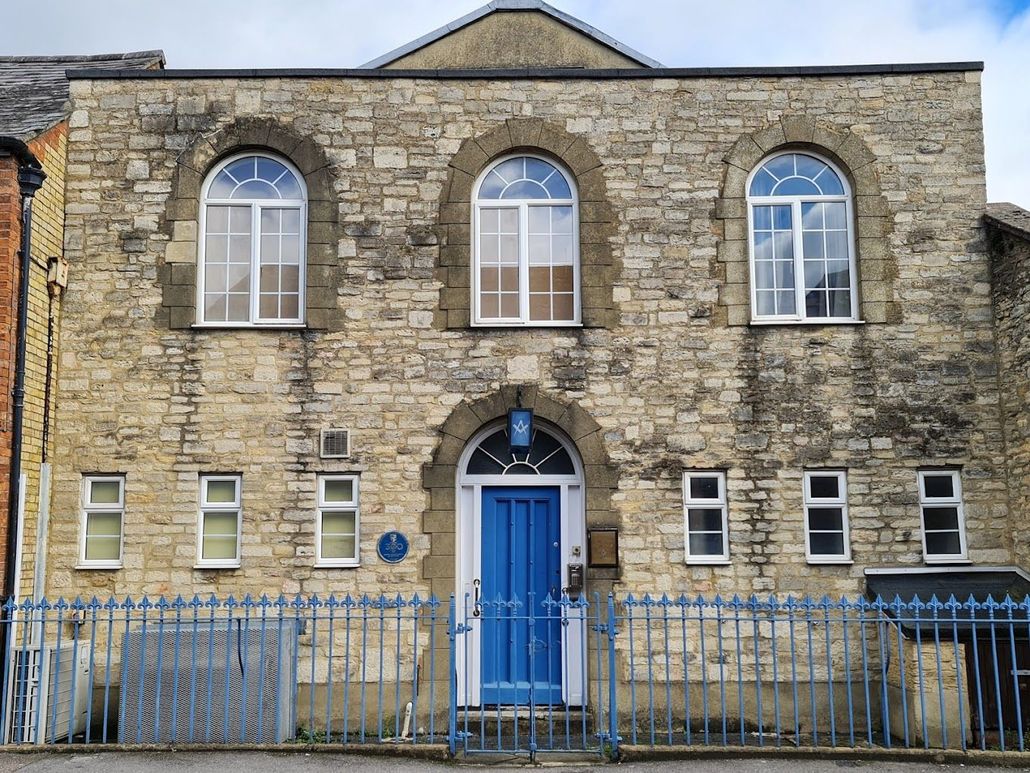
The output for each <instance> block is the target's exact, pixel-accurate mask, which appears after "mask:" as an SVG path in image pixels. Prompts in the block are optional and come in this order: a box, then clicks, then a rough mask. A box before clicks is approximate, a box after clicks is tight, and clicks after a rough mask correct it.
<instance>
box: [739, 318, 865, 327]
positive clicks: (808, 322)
mask: <svg viewBox="0 0 1030 773" xmlns="http://www.w3.org/2000/svg"><path fill="white" fill-rule="evenodd" d="M749 324H750V325H751V326H752V327H776V326H779V327H795V326H802V325H803V326H806V327H811V326H812V325H864V324H865V320H864V319H753V320H751V322H750V323H749Z"/></svg>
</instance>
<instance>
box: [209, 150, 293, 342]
mask: <svg viewBox="0 0 1030 773" xmlns="http://www.w3.org/2000/svg"><path fill="white" fill-rule="evenodd" d="M305 198H306V196H305V191H304V185H303V182H302V181H301V177H300V175H299V173H297V172H296V171H295V170H294V169H292V168H291V167H289V166H288V165H287V164H286V163H284V162H283V161H281V160H279V159H276V158H272V157H269V156H262V155H247V156H243V157H240V158H235V159H230V160H229V161H227V162H224V163H223V164H221V165H220V166H219V167H217V168H216V169H215V171H214V172H213V174H212V175H211V177H210V178H209V181H208V183H207V185H206V186H205V196H204V203H203V224H204V226H203V227H204V239H203V243H202V246H201V260H200V272H199V277H200V279H199V296H200V297H199V301H200V303H199V308H200V314H199V320H200V322H202V323H207V324H216V325H217V324H220V325H233V326H239V325H248V324H256V325H260V324H300V323H301V322H303V316H304V259H305V255H304V247H305V238H304V231H305V224H306V223H305V221H306V201H305Z"/></svg>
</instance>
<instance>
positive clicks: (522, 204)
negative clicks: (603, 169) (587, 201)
mask: <svg viewBox="0 0 1030 773" xmlns="http://www.w3.org/2000/svg"><path fill="white" fill-rule="evenodd" d="M512 158H536V159H539V160H541V161H545V162H547V163H548V164H550V165H551V166H553V167H554V168H555V169H557V170H558V173H559V174H561V175H562V176H563V177H564V178H565V182H566V183H568V186H569V190H570V191H572V198H571V199H481V198H480V197H479V190H480V187H481V186H482V184H483V181H484V180H485V178H486V176H487V175H488V174H489V173H490V172H491V171H492V170H493V169H494V167H496V166H498V165H499V164H503V163H504V162H505V161H508V160H509V159H512ZM472 192H473V193H472V235H471V241H472V250H471V254H472V277H471V280H472V281H471V282H469V284H470V285H471V288H472V323H471V324H472V327H510V328H523V327H533V328H536V327H543V328H550V327H582V326H583V309H582V305H583V299H582V289H581V287H580V285H581V275H580V274H581V269H580V249H579V241H580V232H579V190H578V189H577V188H576V179H575V177H573V175H572V173H571V172H570V171H569V170H568V169H567V168H566V167H565V166H564V165H563V164H561V163H560V162H559V161H557V160H555V159H553V158H548V157H547V156H543V155H540V154H538V153H511V154H508V155H506V156H502V157H501V158H498V159H495V160H494V161H492V162H491V163H490V164H489V165H487V167H486V168H485V169H483V171H482V172H480V174H479V176H478V177H477V178H476V180H475V184H474V185H473V186H472ZM534 206H538V207H571V208H572V293H573V296H572V305H573V318H572V319H571V320H547V319H544V320H530V318H529V209H530V207H534ZM483 209H517V210H518V213H519V214H518V221H519V234H518V236H519V264H518V265H519V319H517V320H515V319H509V318H504V317H483V316H482V314H481V312H480V293H479V286H480V283H481V273H480V263H479V248H480V236H479V228H480V214H479V213H480V211H481V210H483Z"/></svg>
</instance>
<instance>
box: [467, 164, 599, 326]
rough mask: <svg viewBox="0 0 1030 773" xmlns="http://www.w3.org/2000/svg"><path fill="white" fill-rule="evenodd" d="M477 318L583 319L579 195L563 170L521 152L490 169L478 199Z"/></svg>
mask: <svg viewBox="0 0 1030 773" xmlns="http://www.w3.org/2000/svg"><path fill="white" fill-rule="evenodd" d="M475 233H476V236H475V260H474V262H475V270H474V272H473V274H474V279H473V284H474V295H475V309H476V313H475V322H476V323H477V324H485V325H572V324H577V323H578V322H579V237H578V233H579V227H578V213H577V202H576V194H575V190H574V187H573V184H572V182H571V178H569V177H568V176H567V175H566V174H565V173H564V172H563V171H562V170H561V169H559V168H558V167H557V166H555V165H554V164H552V163H551V162H549V161H546V160H544V159H542V158H537V157H535V156H517V157H515V158H508V159H506V160H503V161H500V162H498V163H496V164H494V165H493V166H491V167H489V168H488V169H487V170H486V171H485V172H484V174H483V175H482V176H481V178H480V181H479V184H478V186H477V189H476V201H475Z"/></svg>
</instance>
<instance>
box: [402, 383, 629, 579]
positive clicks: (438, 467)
mask: <svg viewBox="0 0 1030 773" xmlns="http://www.w3.org/2000/svg"><path fill="white" fill-rule="evenodd" d="M518 389H519V388H518V387H517V386H516V385H513V384H512V385H506V386H504V387H502V388H501V389H500V390H498V391H497V392H494V393H492V394H490V395H487V396H485V397H482V398H480V399H478V400H473V401H471V402H470V401H465V400H463V401H462V402H460V403H458V405H456V406H455V407H454V408H453V410H452V411H451V413H450V415H449V416H448V417H447V419H446V420H445V421H444V422H443V424H442V425H440V435H441V438H440V442H439V444H438V445H437V447H436V450H435V452H434V453H433V460H432V461H431V462H429V463H427V464H425V465H423V467H422V486H423V488H424V489H426V491H427V492H428V493H429V509H428V510H426V511H425V513H424V514H423V518H422V531H423V533H426V534H429V542H430V551H429V555H428V556H427V557H426V558H425V560H424V561H423V565H422V574H423V578H424V579H426V580H429V581H430V582H431V583H432V584H433V591H434V592H435V593H437V594H438V595H440V594H443V595H446V594H448V593H450V592H451V591H452V590H453V583H454V530H455V505H456V502H455V496H454V495H455V481H456V475H457V472H458V461H459V459H460V457H461V453H462V451H463V450H464V449H465V446H466V445H467V444H468V442H469V441H470V440H471V439H472V437H473V436H474V435H475V434H476V433H477V432H478V431H479V430H480V429H482V427H483V425H484V424H488V423H489V422H491V421H495V420H497V419H500V418H503V417H504V416H506V415H507V413H508V410H509V409H510V408H514V407H515V406H516V402H517V399H518ZM522 406H523V407H526V408H532V409H533V412H534V414H535V415H536V416H537V417H539V418H541V419H544V420H546V421H548V422H549V423H551V424H553V425H554V426H556V427H558V428H559V429H561V430H562V431H563V432H564V433H565V434H566V435H568V436H569V437H570V438H571V439H572V440H573V442H574V443H575V444H576V448H577V450H578V452H579V456H580V459H581V460H582V462H583V472H584V483H585V487H586V492H585V494H586V497H585V499H586V508H587V510H586V521H587V526H588V527H591V526H618V525H619V518H618V515H617V514H616V513H615V512H614V511H613V509H612V507H611V496H612V493H613V492H614V491H615V490H616V489H617V488H618V481H619V474H618V468H617V467H616V466H615V465H614V464H612V463H611V461H610V460H609V458H608V454H607V451H606V450H605V445H604V436H603V432H602V428H601V426H600V425H599V424H598V423H597V422H596V421H595V420H594V419H593V418H592V417H591V416H590V414H589V413H588V412H587V411H586V410H584V409H583V408H582V407H581V406H579V405H578V404H577V403H575V402H564V401H562V400H559V399H557V398H555V397H552V396H551V395H549V394H547V393H546V392H542V391H541V390H540V389H539V388H538V387H536V386H534V385H527V386H524V387H522ZM447 551H450V552H449V553H448V552H447ZM594 574H595V575H597V573H596V572H595V573H594ZM598 579H601V578H600V577H598ZM609 579H614V578H609Z"/></svg>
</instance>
